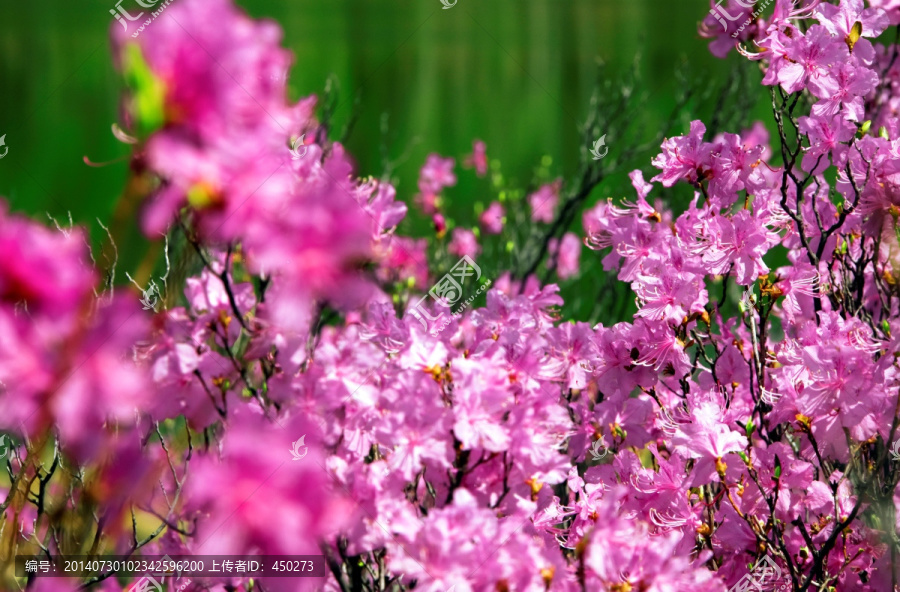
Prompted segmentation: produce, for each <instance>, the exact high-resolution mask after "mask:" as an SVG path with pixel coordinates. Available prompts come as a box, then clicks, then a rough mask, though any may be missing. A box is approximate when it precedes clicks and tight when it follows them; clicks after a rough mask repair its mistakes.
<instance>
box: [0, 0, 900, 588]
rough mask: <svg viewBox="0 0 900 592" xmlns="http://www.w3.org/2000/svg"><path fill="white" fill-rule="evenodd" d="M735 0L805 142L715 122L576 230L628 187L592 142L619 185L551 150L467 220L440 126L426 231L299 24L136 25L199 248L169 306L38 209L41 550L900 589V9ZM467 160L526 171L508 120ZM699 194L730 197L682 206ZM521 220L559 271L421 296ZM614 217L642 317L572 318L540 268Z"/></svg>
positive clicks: (33, 472)
mask: <svg viewBox="0 0 900 592" xmlns="http://www.w3.org/2000/svg"><path fill="white" fill-rule="evenodd" d="M734 2H737V3H738V4H740V5H741V9H740V10H738V9H737V7H735V6H731V5H729V6H728V7H727V8H726V10H732V13H728V18H729V21H727V22H726V21H724V20H723V19H721V18H718V17H716V15H715V10H716V5H715V4H713V8H714V11H713V12H714V14H712V15H711V16H710V17H707V20H706V21H704V22H703V23H702V25H701V33H702V34H704V35H706V36H709V37H712V38H714V40H713V41H712V44H711V50H712V51H713V53H714V54H716V55H718V56H723V55H725V54H727V53H728V52H729V51H730V49H731V48H735V47H736V48H737V50H738V51H739V52H740V53H741V54H742V55H744V56H746V57H747V58H748V59H750V60H754V61H756V62H757V63H758V65H759V66H760V67H761V69H762V73H763V78H762V81H763V84H764V85H766V86H768V87H769V89H770V92H771V96H772V107H773V115H774V123H775V125H776V126H777V130H778V137H777V138H776V140H777V141H776V142H775V146H774V150H773V148H772V147H770V145H769V138H768V134H767V133H766V131H765V128H763V127H762V126H761V125H756V126H754V127H753V128H751V129H748V130H745V131H743V132H741V133H739V134H738V133H720V134H718V135H716V136H715V137H712V138H709V137H707V134H706V126H705V125H704V123H703V122H701V121H693V122H692V123H691V125H690V129H689V130H688V131H687V133H686V134H685V135H681V136H677V137H671V138H667V139H665V141H663V142H662V145H661V148H660V151H659V153H658V154H657V155H656V156H655V157H654V158H653V159H652V161H651V164H652V166H653V167H654V168H655V169H656V173H655V174H654V176H652V177H651V178H650V179H649V181H648V180H646V179H645V175H644V173H643V172H642V171H641V170H635V171H633V172H632V173H631V175H630V178H631V181H632V185H633V189H634V192H635V194H636V196H635V197H634V198H632V199H626V200H623V201H619V202H615V201H613V200H606V201H604V200H600V201H599V202H597V203H596V205H593V206H592V207H590V208H589V209H587V210H586V211H585V212H584V214H583V234H582V236H581V237H578V236H576V235H575V234H574V233H572V232H571V231H570V230H571V229H570V228H568V226H567V225H566V224H565V223H564V221H565V220H566V219H567V217H568V219H571V218H572V217H573V216H574V215H575V211H576V210H575V206H577V204H578V200H584V199H585V198H587V196H588V195H589V194H590V189H591V188H592V187H593V186H595V185H596V182H597V179H598V174H599V173H598V171H600V170H601V169H598V168H596V167H599V166H601V165H598V164H591V159H590V156H589V155H586V156H585V162H584V163H582V165H583V168H582V170H583V171H584V173H585V174H584V176H583V179H586V180H588V181H587V184H586V185H584V184H581V185H577V184H576V185H571V184H569V185H567V183H566V182H564V181H563V180H551V179H549V178H547V179H544V180H543V181H544V182H542V183H541V184H540V186H539V187H536V188H535V189H534V191H532V192H528V195H527V202H528V207H527V208H524V207H523V205H524V202H523V201H522V198H523V197H524V193H523V194H522V195H519V197H518V199H519V201H518V202H516V203H509V201H510V200H509V198H504V199H502V200H500V201H493V202H492V203H490V205H489V206H488V207H487V208H486V209H483V210H482V211H480V212H478V214H479V217H478V220H477V224H478V226H474V227H471V228H466V227H463V226H456V225H455V223H454V222H453V221H452V220H450V219H449V216H448V215H447V212H446V209H445V206H444V203H445V199H444V193H445V192H446V191H447V190H448V189H450V188H452V187H453V186H455V184H456V182H457V177H456V172H455V168H456V160H455V159H454V158H446V157H443V156H440V155H437V154H432V155H431V156H429V157H428V159H427V161H426V162H425V164H424V166H423V168H422V171H421V175H420V180H419V184H418V188H417V189H418V193H417V194H416V195H415V198H414V201H415V203H417V204H418V205H419V207H420V209H421V211H422V213H424V214H425V215H427V216H430V217H431V219H432V221H433V223H434V227H435V234H434V236H433V237H432V239H431V240H424V239H413V238H410V237H405V236H401V235H400V234H399V232H398V230H397V229H398V225H399V224H400V223H401V221H402V220H403V219H404V218H405V216H406V215H407V207H406V205H405V204H404V203H403V202H400V201H397V199H396V191H395V189H394V187H392V186H391V185H390V184H389V183H387V182H385V181H376V180H373V179H371V178H360V177H359V176H358V175H357V173H355V172H354V169H353V166H352V164H351V162H352V161H351V159H350V157H349V156H348V155H347V154H346V152H345V150H344V148H343V147H342V146H341V145H340V144H339V143H337V142H331V141H329V140H328V139H327V138H328V127H327V122H320V121H318V120H317V119H316V118H315V115H314V113H315V99H314V98H309V99H304V100H301V101H300V102H299V103H297V104H289V103H287V102H286V100H285V98H284V97H285V87H284V79H283V77H281V76H277V75H273V73H275V74H277V73H280V72H283V71H285V69H286V68H287V67H288V65H289V63H290V56H289V55H288V54H287V52H286V51H285V50H283V49H281V48H280V46H279V45H278V42H279V37H280V31H279V29H278V27H277V26H276V25H274V24H272V23H267V22H255V21H252V20H250V19H249V18H248V17H246V16H245V15H244V14H243V13H241V12H239V11H238V10H237V9H236V8H235V7H234V6H233V5H232V4H231V3H230V1H229V0H203V1H201V0H180V1H179V2H178V3H176V4H173V5H172V6H171V7H169V8H168V10H167V12H166V14H167V15H168V17H170V18H162V19H158V20H156V21H154V22H153V24H152V27H148V29H147V30H146V32H144V33H143V34H142V35H141V36H140V38H139V39H138V40H137V41H134V40H133V39H132V38H131V37H129V36H128V35H127V33H125V32H120V31H119V30H118V27H114V33H113V35H114V49H115V54H116V56H117V63H118V65H119V67H120V68H121V71H122V73H123V75H124V76H125V78H126V80H127V81H128V83H129V88H128V92H127V95H126V97H125V100H124V108H123V113H124V116H125V124H124V126H123V127H124V128H125V130H126V131H125V132H119V134H118V135H119V137H120V138H121V139H123V140H125V141H126V142H128V143H130V144H132V145H133V150H134V154H133V159H132V179H131V180H130V181H129V185H130V186H131V187H139V188H143V195H142V197H143V202H142V210H141V213H140V223H141V225H142V228H143V229H144V230H145V231H146V233H147V234H148V236H150V237H155V236H159V234H160V233H163V234H166V235H167V236H171V237H180V239H181V240H182V241H183V242H184V245H185V249H186V250H187V252H189V253H190V254H191V256H192V257H194V258H195V259H196V261H197V267H198V269H197V271H196V273H189V277H187V278H185V279H184V281H183V282H182V285H178V284H177V283H176V282H175V279H174V278H170V277H169V273H168V270H167V273H166V276H165V278H166V279H165V281H164V284H165V286H166V288H169V287H172V288H173V289H172V290H171V291H170V290H167V294H166V295H165V304H166V306H165V307H164V308H163V309H162V310H160V311H159V312H158V313H154V312H153V311H152V310H147V309H148V307H146V306H145V307H144V310H142V309H141V308H140V306H139V301H138V297H137V296H136V295H135V294H133V293H123V291H122V290H121V289H120V290H118V292H117V293H113V290H112V289H111V288H110V289H106V286H105V284H102V282H101V277H102V276H103V274H102V273H101V271H106V272H107V274H109V273H110V271H111V270H110V269H105V270H98V269H95V267H97V265H96V264H95V263H94V259H93V256H92V254H91V252H90V250H89V247H88V246H87V245H86V242H85V238H84V236H83V235H82V233H81V231H80V230H77V229H72V230H67V231H65V232H62V233H61V232H57V231H55V230H49V229H47V228H44V227H42V226H40V225H38V224H37V223H33V222H30V221H28V220H25V219H23V218H20V217H18V216H15V215H11V214H9V213H8V212H6V211H5V210H4V211H0V245H2V246H3V252H4V253H5V254H6V256H5V257H4V258H3V260H2V262H0V335H2V340H0V384H2V387H3V388H2V391H0V429H2V430H3V431H4V432H5V433H6V434H8V435H10V436H12V442H13V446H12V448H11V450H10V451H9V454H8V457H7V459H6V469H7V474H8V477H9V479H8V485H7V486H5V487H4V491H3V495H2V496H0V497H2V498H3V499H4V500H5V501H3V503H2V505H0V512H2V517H3V522H2V528H0V553H2V554H3V557H4V559H5V560H6V559H8V558H10V557H11V556H12V555H15V554H19V555H27V554H31V555H36V556H41V557H47V558H54V557H60V556H63V557H65V556H70V555H93V556H101V557H102V556H104V555H116V554H118V555H132V554H134V555H141V554H145V555H154V554H155V555H166V554H169V555H202V554H208V555H212V554H235V555H238V554H268V555H304V554H305V555H310V554H319V555H322V556H323V557H324V558H325V560H326V562H327V564H328V568H329V571H330V575H328V576H327V577H326V578H324V579H323V578H304V579H285V578H269V577H262V578H255V579H252V580H251V579H248V578H238V577H230V576H227V575H226V576H223V577H219V578H212V577H209V578H196V579H193V580H192V581H191V582H190V584H189V585H190V586H192V587H193V589H211V590H229V591H231V590H257V589H260V590H274V591H280V590H298V589H318V590H344V591H350V590H354V591H355V590H411V589H415V590H425V591H430V592H438V591H441V592H444V591H446V590H450V589H452V590H455V591H456V592H468V591H481V590H491V591H514V590H523V591H524V590H528V591H540V590H560V591H566V590H606V591H615V592H629V591H634V592H638V591H640V592H676V591H688V590H703V591H717V590H720V591H724V590H726V589H729V588H732V589H742V590H743V589H752V588H757V589H760V588H761V587H762V586H763V585H765V586H767V588H766V589H779V590H793V591H806V590H820V591H824V590H841V591H872V592H879V591H885V590H892V589H897V580H898V577H900V566H898V565H897V558H898V551H900V547H898V539H897V536H896V532H897V528H898V526H900V522H898V517H897V508H898V506H900V495H898V494H897V493H896V489H897V483H898V481H900V454H898V452H897V450H898V446H897V445H895V444H893V442H894V441H895V438H897V437H898V436H900V434H898V433H897V427H898V423H900V419H898V417H900V416H898V411H900V367H898V363H897V360H898V358H900V322H898V312H900V311H898V307H900V300H898V297H900V287H898V286H900V276H898V273H900V272H898V270H897V269H895V267H898V265H900V259H898V257H900V255H898V253H900V226H898V220H900V197H898V196H900V181H898V178H900V176H898V175H900V139H898V138H900V123H898V122H900V120H898V118H897V116H896V110H897V108H898V105H900V103H898V101H900V95H898V93H897V92H896V89H897V88H898V85H900V63H898V62H897V59H896V58H897V55H898V52H900V47H898V46H897V45H890V46H883V45H879V44H874V43H872V42H871V41H870V40H869V38H875V37H877V36H878V35H880V34H881V33H882V32H883V31H884V30H885V29H886V28H887V27H888V26H889V25H891V23H894V24H896V23H897V22H900V18H898V17H897V14H896V12H897V10H898V8H900V4H898V3H897V2H894V1H893V0H881V1H879V2H877V3H875V2H873V3H872V4H873V7H871V8H865V7H864V6H863V4H862V1H861V0H841V2H840V3H839V4H828V3H824V2H819V1H818V0H802V1H799V2H793V3H791V2H787V1H785V0H775V2H774V9H773V10H774V13H773V14H772V16H771V17H770V18H768V19H764V18H762V17H760V16H756V17H755V20H754V17H753V16H751V17H749V18H751V21H750V23H749V26H748V25H747V24H746V23H745V24H743V25H742V24H741V23H742V22H743V21H744V20H745V19H746V18H748V17H747V16H746V13H747V11H746V10H745V9H746V8H747V6H746V5H744V4H743V3H741V2H739V0H734ZM733 14H743V15H744V16H743V17H742V18H741V19H740V20H737V21H735V19H732V18H731V17H732V16H733ZM720 22H721V23H722V24H723V27H722V29H723V30H718V27H719V23H720ZM732 24H734V25H736V26H735V27H734V30H732ZM738 26H740V27H741V29H740V30H739V32H738V33H737V34H736V35H735V34H734V33H735V31H736V30H737V27H738ZM307 138H308V139H307ZM588 147H589V143H586V145H585V148H584V152H585V153H587V149H588ZM774 155H777V156H779V157H780V162H778V161H777V159H776V158H775V156H774ZM464 162H465V166H466V167H467V168H472V169H474V173H475V174H476V175H477V176H479V177H483V176H488V175H489V174H490V171H491V170H492V163H491V161H489V159H488V152H487V147H486V146H485V144H484V143H483V142H480V141H476V142H475V143H474V145H473V153H472V154H471V155H470V156H469V157H468V158H467V159H466V160H465V161H464ZM676 186H683V187H685V188H688V189H687V190H688V191H689V192H691V193H692V194H693V199H692V200H691V201H690V203H689V204H688V206H687V207H686V208H675V209H674V210H673V207H672V205H671V204H668V205H667V204H666V203H664V201H663V199H661V198H660V197H659V196H660V195H664V193H663V192H664V191H665V190H666V188H672V187H676ZM501 201H502V202H503V203H501ZM682 209H683V211H681V210H682ZM521 212H527V216H528V218H530V223H531V224H533V225H534V228H535V229H537V230H536V232H537V234H538V235H539V236H541V237H542V241H543V242H542V243H541V248H540V249H538V251H537V252H538V255H537V258H535V259H530V260H525V261H524V264H523V267H524V269H525V270H526V273H524V274H522V273H519V272H518V271H517V270H514V271H515V273H496V274H494V273H493V272H494V270H487V269H485V270H482V268H480V267H479V268H478V277H480V276H481V274H482V272H483V271H484V272H486V273H489V274H491V275H493V276H494V277H493V282H492V284H491V289H490V290H489V291H487V292H486V300H485V302H484V304H483V305H473V306H467V307H466V308H465V309H464V310H462V312H460V313H454V314H453V315H452V316H450V315H449V311H447V310H446V308H447V306H448V304H447V300H451V301H456V300H458V299H459V297H461V294H456V298H450V297H446V298H443V299H441V298H435V299H433V302H432V301H428V300H426V304H424V305H423V308H421V309H420V310H422V311H423V313H425V315H424V316H421V315H418V314H411V313H412V310H411V309H409V308H408V307H409V305H410V304H411V302H412V300H413V298H415V297H417V296H418V295H421V294H423V293H425V292H430V293H431V294H432V295H435V293H436V292H435V289H431V287H432V286H440V287H441V290H440V291H439V293H440V294H443V295H444V296H446V294H448V293H449V292H447V291H446V290H447V289H448V288H447V286H448V285H449V284H447V282H446V278H447V277H452V273H453V271H455V270H458V269H459V268H458V267H457V266H453V264H452V262H453V261H454V260H455V258H457V257H462V258H464V260H467V261H469V262H474V260H475V259H477V258H478V257H479V256H480V254H481V253H482V251H483V248H486V245H487V238H488V237H489V236H491V237H493V236H497V235H499V237H500V238H499V239H497V240H499V241H500V243H501V244H513V245H514V241H510V242H509V243H504V242H503V241H504V240H507V239H508V235H507V234H506V233H507V232H510V226H511V224H510V223H509V220H507V216H508V215H509V216H512V215H514V213H515V214H516V215H519V214H520V213H521ZM523 219H524V215H523ZM542 228H548V229H549V230H548V231H547V232H546V233H545V232H543V230H541V229H542ZM482 235H484V236H482ZM482 242H484V244H482ZM582 242H583V243H584V244H585V245H586V246H587V247H589V249H592V250H595V251H598V252H599V253H598V255H599V258H600V259H602V266H603V268H604V269H605V270H606V271H607V272H608V273H609V274H611V275H613V276H615V278H617V280H618V281H620V282H622V283H624V284H625V285H628V286H630V289H631V290H632V292H633V295H634V300H635V303H636V312H635V313H634V315H633V316H632V318H630V319H628V320H623V321H622V322H617V323H614V324H610V325H608V326H604V325H603V324H599V325H596V326H591V325H590V324H588V323H585V322H579V321H577V320H574V319H573V320H568V319H563V318H562V313H561V310H562V308H561V307H562V306H563V304H564V303H563V300H562V298H561V297H560V295H559V288H558V287H557V286H556V285H554V284H550V283H546V282H541V281H540V280H538V278H537V277H536V276H535V275H533V274H532V272H534V271H536V269H537V266H538V265H539V263H540V262H542V261H544V262H545V263H546V269H547V270H549V271H553V272H555V273H556V275H557V277H558V278H559V279H560V280H566V279H567V278H570V277H573V276H577V274H578V273H579V270H580V266H581V264H582V261H581V259H582V258H583V257H585V256H587V255H589V251H585V252H583V251H582V249H581V246H582ZM167 247H168V242H167ZM432 247H433V249H432ZM429 251H432V253H429ZM166 252H167V254H168V248H167V251H166ZM430 254H433V255H434V257H433V260H432V266H431V268H429V256H430ZM167 260H168V258H167ZM435 269H450V270H451V274H449V275H448V276H444V278H443V279H438V278H437V277H436V275H435V274H433V273H432V271H433V270H435ZM462 269H463V271H464V272H474V268H471V267H465V266H464V267H463V268H462ZM541 269H544V268H541ZM461 277H465V274H464V275H463V276H461ZM175 287H178V288H179V289H180V291H181V292H183V293H182V294H175V290H174V288H175ZM457 288H458V290H461V289H462V287H461V286H460V285H459V284H457ZM168 292H171V293H168ZM427 302H431V303H430V304H428V303H427ZM431 318H435V319H441V322H442V323H443V324H442V330H440V331H434V330H430V329H431V327H430V326H429V323H428V321H427V320H426V319H431ZM293 461H298V462H293ZM760 566H762V568H760ZM0 575H2V577H3V578H4V581H5V582H8V583H7V584H6V586H7V587H8V588H9V589H12V588H13V586H14V584H13V583H12V582H14V581H16V580H15V578H14V576H13V574H12V572H4V573H2V574H0ZM17 582H18V585H19V586H20V587H21V586H25V585H27V586H28V587H29V589H34V590H74V589H75V588H76V587H77V585H78V583H76V582H74V581H71V580H65V579H55V578H47V577H41V576H40V574H38V575H37V577H35V576H34V575H33V574H32V575H31V576H29V577H28V578H27V579H23V578H19V579H18V580H17ZM86 583H87V584H88V585H89V586H91V587H94V588H99V589H103V590H120V589H122V587H123V586H127V585H130V583H129V582H128V581H127V580H126V579H125V578H122V577H121V575H119V574H114V573H112V572H105V573H99V574H97V575H96V576H94V577H93V578H91V579H90V580H89V581H88V582H86Z"/></svg>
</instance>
